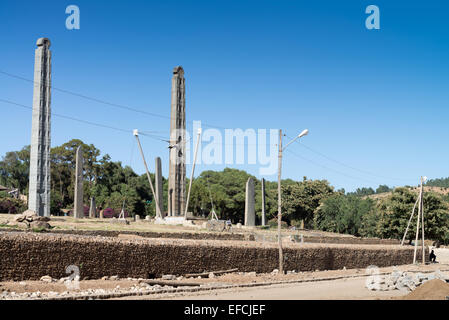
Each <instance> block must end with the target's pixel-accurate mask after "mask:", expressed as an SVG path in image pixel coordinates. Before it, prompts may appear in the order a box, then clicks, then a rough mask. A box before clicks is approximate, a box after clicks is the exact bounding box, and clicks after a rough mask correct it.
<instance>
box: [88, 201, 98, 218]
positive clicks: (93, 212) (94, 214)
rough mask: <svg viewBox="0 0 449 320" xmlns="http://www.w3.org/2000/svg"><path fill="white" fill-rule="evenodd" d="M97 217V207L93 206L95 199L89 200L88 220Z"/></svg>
mask: <svg viewBox="0 0 449 320" xmlns="http://www.w3.org/2000/svg"><path fill="white" fill-rule="evenodd" d="M96 217H97V206H96V204H95V197H92V198H90V208H89V218H96Z"/></svg>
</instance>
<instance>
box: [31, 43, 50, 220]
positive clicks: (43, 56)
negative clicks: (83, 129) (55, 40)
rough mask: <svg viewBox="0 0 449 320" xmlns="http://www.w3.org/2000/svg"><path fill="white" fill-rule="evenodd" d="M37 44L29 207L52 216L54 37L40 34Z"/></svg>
mask: <svg viewBox="0 0 449 320" xmlns="http://www.w3.org/2000/svg"><path fill="white" fill-rule="evenodd" d="M36 45H37V49H36V50H35V60H34V93H33V116H32V125H31V149H30V180H29V196H28V209H29V210H32V211H34V212H36V214H38V215H39V216H45V217H49V216H50V148H51V140H50V138H51V136H50V127H51V126H50V124H51V122H50V120H51V51H50V49H49V48H50V40H49V39H47V38H40V39H38V40H37V43H36Z"/></svg>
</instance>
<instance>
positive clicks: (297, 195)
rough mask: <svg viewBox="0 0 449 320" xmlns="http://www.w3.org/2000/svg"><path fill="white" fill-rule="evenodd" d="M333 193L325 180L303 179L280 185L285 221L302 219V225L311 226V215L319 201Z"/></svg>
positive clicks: (332, 189)
mask: <svg viewBox="0 0 449 320" xmlns="http://www.w3.org/2000/svg"><path fill="white" fill-rule="evenodd" d="M333 193H334V188H333V187H332V186H330V185H329V182H328V181H326V180H303V181H302V182H297V183H292V184H287V185H285V186H284V185H282V215H283V217H284V218H285V220H286V221H288V222H291V221H293V220H296V221H299V220H304V226H305V227H307V228H310V227H312V226H313V215H314V212H315V210H316V209H317V208H318V207H319V205H320V204H321V201H322V200H324V199H326V198H328V197H329V196H330V195H332V194H333Z"/></svg>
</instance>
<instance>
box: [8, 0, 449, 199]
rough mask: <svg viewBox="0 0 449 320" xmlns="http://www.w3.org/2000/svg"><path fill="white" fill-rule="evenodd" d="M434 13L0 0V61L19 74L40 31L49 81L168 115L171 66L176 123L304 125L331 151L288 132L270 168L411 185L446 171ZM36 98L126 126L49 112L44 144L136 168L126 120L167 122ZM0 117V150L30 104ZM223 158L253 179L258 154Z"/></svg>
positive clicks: (439, 34) (14, 141)
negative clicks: (182, 102)
mask: <svg viewBox="0 0 449 320" xmlns="http://www.w3.org/2000/svg"><path fill="white" fill-rule="evenodd" d="M70 4H75V5H77V6H79V8H80V11H81V29H80V30H67V29H66V27H65V20H66V17H67V16H68V15H67V14H65V8H66V7H67V6H68V5H70ZM370 4H375V5H377V6H378V7H379V8H380V27H381V29H380V30H367V29H366V28H365V19H366V17H367V14H365V8H366V7H367V6H368V5H370ZM448 12H449V3H448V2H447V1H443V0H441V1H435V0H429V1H380V0H374V1H322V0H318V1H273V0H272V1H261V0H258V1H245V0H240V1H231V0H226V1H211V0H208V1H171V0H164V1H81V0H73V1H20V0H17V1H9V0H8V1H6V0H2V1H1V2H0V27H1V28H0V30H2V31H1V39H2V40H1V50H0V70H1V71H4V72H9V73H11V74H15V75H18V76H21V77H24V78H27V79H32V78H33V64H34V49H35V47H36V46H35V43H36V40H37V39H38V38H39V37H43V36H45V37H48V38H50V40H51V42H52V46H51V50H52V54H53V61H52V67H53V86H54V87H56V88H60V89H65V90H70V91H74V92H77V93H80V94H83V95H86V96H90V97H95V98H97V99H101V100H106V101H109V102H112V103H117V104H122V105H126V106H130V107H133V108H137V109H141V110H145V111H147V112H153V113H157V114H161V115H165V116H167V117H168V116H169V115H170V86H171V80H170V79H171V72H172V69H173V67H174V66H176V65H182V66H183V67H184V70H185V77H186V86H187V93H186V110H187V120H188V121H192V120H202V121H203V123H207V124H211V125H217V126H220V127H225V128H242V129H247V128H254V129H258V128H267V129H270V128H273V129H279V128H282V129H283V130H284V131H285V133H286V134H287V135H289V136H290V137H291V136H295V135H296V134H298V133H299V132H300V131H301V130H302V129H304V128H308V129H309V130H310V134H309V135H308V136H307V137H305V138H304V139H303V140H302V141H303V143H304V144H305V145H306V146H307V147H310V148H313V149H314V150H316V151H319V152H320V153H322V154H324V155H326V156H327V157H330V158H332V159H335V160H337V161H338V163H337V162H334V161H330V160H329V158H325V157H322V156H320V155H318V154H317V153H314V152H312V151H311V150H309V149H307V148H305V147H303V146H301V145H300V144H296V143H295V144H293V145H291V146H289V148H288V150H290V151H291V152H294V153H295V154H299V155H301V156H302V157H305V158H306V159H308V160H309V161H306V160H304V159H300V158H297V157H296V156H295V155H294V154H292V153H291V152H286V153H285V154H284V167H283V178H293V179H302V177H303V176H307V177H309V178H313V179H327V180H329V181H330V182H331V184H332V185H334V186H335V187H336V188H342V187H343V188H345V189H346V190H347V191H351V190H354V189H355V188H357V187H362V186H371V187H377V186H378V185H379V184H387V185H389V186H396V185H404V184H417V183H418V180H419V176H420V175H427V176H428V177H430V178H437V177H442V176H448V175H449V172H448V171H449V170H448V160H447V159H448V158H449V148H448V147H447V141H448V140H449V127H448V125H447V121H448V119H449V22H448V20H447V13H448ZM32 94H33V92H32V84H31V83H28V82H26V81H22V80H18V79H14V78H11V77H8V76H6V75H4V74H0V99H6V100H10V101H14V102H17V103H20V104H24V105H28V106H31V105H32ZM52 109H53V112H55V113H59V114H64V115H67V116H72V117H77V118H82V119H86V120H90V121H93V122H97V123H102V124H106V125H111V126H115V127H120V128H125V129H129V130H130V133H129V134H126V133H123V132H118V131H114V130H108V129H101V128H98V127H95V126H90V125H87V124H82V123H77V122H74V121H70V120H67V119H62V118H57V117H53V119H52V145H53V146H56V145H60V144H62V143H64V142H66V141H68V140H69V139H72V138H79V139H82V140H83V141H84V142H85V143H89V144H90V143H93V144H94V145H95V146H97V147H98V148H99V149H101V150H102V152H103V153H108V154H110V155H111V157H112V159H113V160H120V161H122V162H123V163H124V164H125V165H129V164H130V165H131V166H132V167H133V168H134V170H136V171H137V172H138V173H143V172H144V169H143V165H142V161H141V159H140V156H139V154H138V153H137V149H136V146H135V145H134V142H133V139H134V138H133V136H132V133H131V130H132V129H134V128H139V129H140V130H145V131H157V132H158V134H160V135H163V136H167V135H168V131H169V120H168V119H167V118H157V117H151V116H147V115H142V114H137V113H133V112H129V111H125V110H121V109H118V108H112V107H110V106H106V105H102V104H98V103H94V102H92V101H89V100H86V99H82V98H79V97H75V96H72V95H68V94H66V93H62V92H58V91H56V90H54V91H53V96H52ZM0 119H1V140H0V155H4V153H5V152H7V151H11V150H19V149H20V148H22V147H23V146H24V145H27V144H29V143H30V135H31V110H27V109H21V108H18V107H14V106H12V105H8V104H5V103H2V102H0ZM142 144H143V146H144V149H145V153H146V156H147V160H148V162H149V164H150V170H151V169H152V168H154V161H153V158H154V157H155V156H161V157H162V159H163V162H164V165H163V171H164V175H165V176H166V175H167V172H168V165H167V160H168V151H167V148H166V146H167V145H166V143H164V142H161V141H157V140H154V139H150V138H146V137H145V138H142ZM342 164H344V165H342ZM223 167H224V165H222V166H219V165H214V166H206V165H200V166H198V167H197V169H198V171H197V173H199V172H201V171H202V170H207V169H213V170H221V169H222V168H223ZM233 167H235V168H239V169H244V170H247V171H249V172H250V173H252V174H255V175H256V176H258V168H259V167H258V165H234V166H233ZM353 168H354V169H356V170H354V169H353ZM151 171H152V170H151ZM187 172H188V173H190V166H189V167H188V168H187ZM365 172H369V173H370V174H367V173H365ZM265 178H267V179H269V180H275V179H276V178H277V177H276V175H272V176H266V177H265Z"/></svg>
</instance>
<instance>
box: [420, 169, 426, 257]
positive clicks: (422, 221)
mask: <svg viewBox="0 0 449 320" xmlns="http://www.w3.org/2000/svg"><path fill="white" fill-rule="evenodd" d="M423 196H424V187H423V177H421V228H422V229H421V231H422V264H423V265H425V264H426V252H425V250H424V249H425V246H424V200H423Z"/></svg>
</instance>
